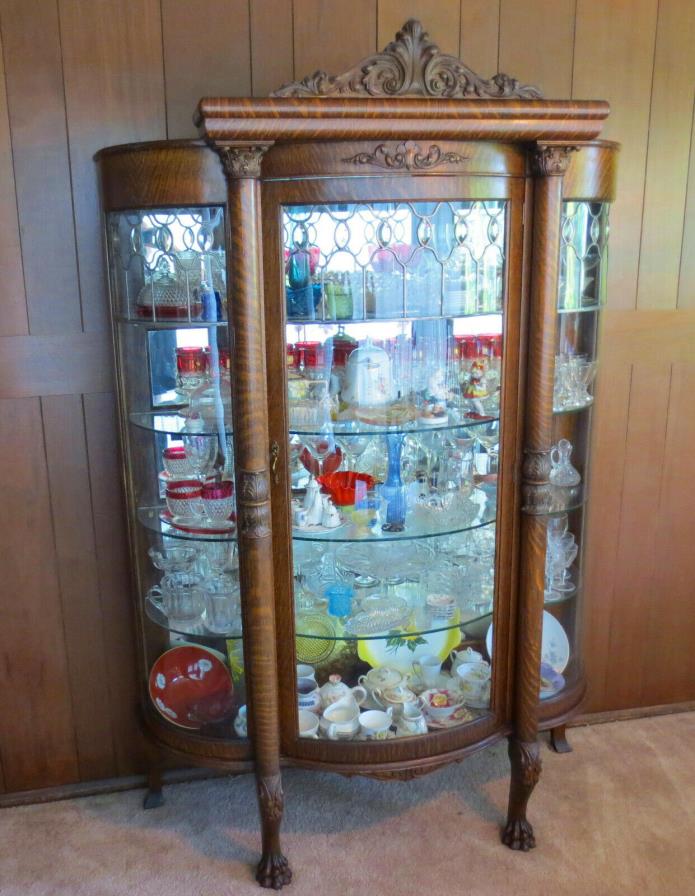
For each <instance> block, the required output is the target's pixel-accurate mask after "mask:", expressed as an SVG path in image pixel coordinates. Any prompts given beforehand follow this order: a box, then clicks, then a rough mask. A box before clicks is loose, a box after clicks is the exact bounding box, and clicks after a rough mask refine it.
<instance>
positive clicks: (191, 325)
mask: <svg viewBox="0 0 695 896" xmlns="http://www.w3.org/2000/svg"><path fill="white" fill-rule="evenodd" d="M114 320H115V321H116V322H117V323H119V324H131V325H135V326H141V327H143V328H144V329H146V330H207V329H208V328H209V327H226V326H228V322H227V321H226V320H189V319H188V318H187V317H180V318H174V317H172V318H167V319H166V320H151V319H150V318H147V317H126V316H125V315H122V314H119V315H116V316H114Z"/></svg>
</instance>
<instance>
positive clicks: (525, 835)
mask: <svg viewBox="0 0 695 896" xmlns="http://www.w3.org/2000/svg"><path fill="white" fill-rule="evenodd" d="M502 843H504V845H505V846H508V847H509V848H510V849H518V850H521V852H528V851H529V849H533V848H534V847H535V845H536V838H535V836H534V834H533V827H532V826H531V823H530V822H529V821H526V819H525V818H519V819H516V820H514V821H508V822H507V826H506V827H505V829H504V831H503V832H502Z"/></svg>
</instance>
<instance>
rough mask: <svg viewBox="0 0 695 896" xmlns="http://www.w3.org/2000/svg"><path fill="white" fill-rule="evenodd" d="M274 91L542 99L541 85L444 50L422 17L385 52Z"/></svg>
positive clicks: (409, 23) (405, 28)
mask: <svg viewBox="0 0 695 896" xmlns="http://www.w3.org/2000/svg"><path fill="white" fill-rule="evenodd" d="M271 96H295V97H308V96H382V97H384V96H388V97H390V96H425V97H438V98H441V99H527V100H529V99H540V98H541V93H540V91H539V90H538V88H536V87H531V86H529V85H525V84H520V83H519V82H518V81H517V80H516V79H515V78H511V77H509V75H504V74H497V75H493V76H492V78H490V79H489V80H486V79H485V78H481V77H480V75H477V74H476V73H475V72H474V71H472V69H470V68H468V66H466V65H464V64H463V62H461V60H460V59H457V58H456V57H455V56H450V55H448V54H447V53H442V52H441V51H440V49H439V47H438V46H437V45H436V44H434V43H432V41H431V40H430V38H429V35H428V34H427V32H426V31H425V30H424V28H423V27H422V25H421V24H420V22H418V21H417V20H416V19H409V20H408V21H407V22H406V23H405V25H404V26H403V27H402V28H401V30H400V31H399V32H398V34H396V39H395V40H394V41H392V42H391V43H390V44H389V45H388V46H387V47H386V48H385V49H384V50H383V51H382V52H381V53H376V54H375V55H373V56H368V57H367V58H366V59H363V60H362V61H361V62H359V63H358V64H357V65H356V66H354V67H353V68H350V69H348V70H347V71H346V72H343V73H342V74H340V75H329V74H328V73H327V72H324V71H317V72H315V73H314V74H313V75H308V76H307V77H306V78H304V79H303V80H301V81H292V82H290V83H289V84H284V85H283V86H282V87H280V88H278V90H276V91H274V93H272V94H271Z"/></svg>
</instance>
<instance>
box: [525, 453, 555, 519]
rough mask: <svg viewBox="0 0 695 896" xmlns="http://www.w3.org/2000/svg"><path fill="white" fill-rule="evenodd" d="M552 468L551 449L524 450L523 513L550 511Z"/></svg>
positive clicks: (534, 513)
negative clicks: (550, 477)
mask: <svg viewBox="0 0 695 896" xmlns="http://www.w3.org/2000/svg"><path fill="white" fill-rule="evenodd" d="M550 470H551V463H550V451H531V450H530V449H528V448H527V449H525V450H524V461H523V465H522V468H521V476H522V479H521V495H522V505H521V510H522V512H523V513H529V514H533V515H536V514H541V513H548V512H549V511H550V509H551V506H552V488H551V486H550V482H549V476H550Z"/></svg>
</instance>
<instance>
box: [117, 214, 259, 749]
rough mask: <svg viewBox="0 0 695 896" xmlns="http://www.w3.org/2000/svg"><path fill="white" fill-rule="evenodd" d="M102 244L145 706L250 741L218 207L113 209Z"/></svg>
mask: <svg viewBox="0 0 695 896" xmlns="http://www.w3.org/2000/svg"><path fill="white" fill-rule="evenodd" d="M107 245H108V255H109V273H110V278H111V294H112V312H113V318H114V332H115V343H116V352H117V376H118V386H119V400H120V404H121V417H122V421H123V436H124V438H123V444H124V449H125V455H126V456H125V461H126V476H127V493H128V494H127V497H128V511H129V516H130V534H131V547H132V551H133V554H134V569H135V579H136V586H137V590H138V601H139V603H138V608H139V613H140V618H139V625H140V627H141V634H142V638H141V641H142V647H143V651H144V666H145V671H146V673H147V676H148V680H147V683H146V688H147V693H148V695H149V701H150V703H151V707H152V708H153V710H155V711H156V713H158V714H159V716H160V717H161V719H163V720H165V721H166V722H167V723H169V724H170V725H172V726H174V727H176V728H178V729H185V730H188V731H195V732H198V733H200V734H204V735H207V736H210V737H214V738H223V739H234V738H237V737H242V738H243V737H245V736H246V727H245V703H246V697H245V682H244V666H243V653H242V646H241V645H242V642H241V635H242V630H241V603H240V588H239V575H238V567H239V563H238V556H237V550H236V534H235V530H236V523H235V519H236V517H235V512H234V510H235V503H234V502H235V498H234V483H233V480H234V459H233V445H232V430H231V383H230V347H229V343H228V333H227V324H226V301H227V290H226V270H225V250H224V209H223V208H221V207H212V208H209V207H203V208H175V209H169V208H167V209H155V210H139V209H134V210H129V211H124V212H112V213H110V214H109V215H108V216H107Z"/></svg>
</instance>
